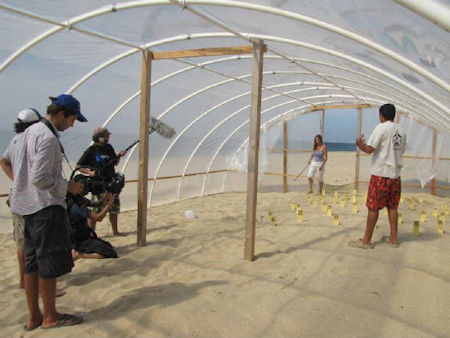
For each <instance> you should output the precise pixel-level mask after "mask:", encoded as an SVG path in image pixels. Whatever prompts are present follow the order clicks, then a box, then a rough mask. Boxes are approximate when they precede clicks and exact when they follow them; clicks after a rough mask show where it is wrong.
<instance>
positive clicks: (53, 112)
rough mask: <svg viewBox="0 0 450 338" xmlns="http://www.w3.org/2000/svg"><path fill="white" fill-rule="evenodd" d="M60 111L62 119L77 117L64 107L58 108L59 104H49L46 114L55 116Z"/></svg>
mask: <svg viewBox="0 0 450 338" xmlns="http://www.w3.org/2000/svg"><path fill="white" fill-rule="evenodd" d="M61 110H62V111H63V112H64V117H69V116H71V115H77V113H76V112H73V111H72V110H69V109H67V108H66V107H63V106H60V105H59V104H56V103H51V104H49V105H48V107H47V114H48V115H51V116H56V115H57V114H58V113H59V112H60V111H61Z"/></svg>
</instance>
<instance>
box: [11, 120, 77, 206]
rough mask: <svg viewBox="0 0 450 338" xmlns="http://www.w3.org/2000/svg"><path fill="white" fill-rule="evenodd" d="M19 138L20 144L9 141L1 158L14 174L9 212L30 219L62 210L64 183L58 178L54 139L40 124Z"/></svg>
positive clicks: (58, 154) (59, 166) (59, 159)
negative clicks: (43, 212)
mask: <svg viewBox="0 0 450 338" xmlns="http://www.w3.org/2000/svg"><path fill="white" fill-rule="evenodd" d="M55 130H56V129H55ZM22 134H23V136H22V139H21V140H20V138H18V139H16V137H15V138H14V139H13V140H12V141H11V143H10V144H9V146H8V148H7V149H6V151H5V153H4V155H3V157H4V158H5V159H6V160H8V161H9V162H10V163H11V166H12V168H13V173H14V181H13V185H12V190H11V198H10V202H11V211H12V212H14V213H16V214H19V215H30V214H34V213H36V212H38V211H39V210H42V209H44V208H46V207H48V206H51V205H60V206H62V207H64V208H66V202H65V197H66V193H67V184H68V183H67V180H66V179H65V178H64V177H63V174H62V154H61V147H60V144H59V140H58V138H57V137H56V136H55V135H54V134H53V133H52V132H51V130H50V129H49V128H48V127H47V126H46V125H45V124H44V123H42V122H39V123H35V124H33V125H32V126H30V127H28V128H27V129H26V130H25V131H24V132H23V133H22ZM14 140H16V143H15V144H13V142H14ZM17 141H19V142H17ZM20 141H21V142H20Z"/></svg>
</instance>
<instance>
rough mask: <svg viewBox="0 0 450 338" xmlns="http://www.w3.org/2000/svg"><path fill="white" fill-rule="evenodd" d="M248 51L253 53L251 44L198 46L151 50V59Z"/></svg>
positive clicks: (243, 52) (232, 53) (265, 49)
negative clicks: (164, 50) (212, 46)
mask: <svg viewBox="0 0 450 338" xmlns="http://www.w3.org/2000/svg"><path fill="white" fill-rule="evenodd" d="M263 49H264V52H266V51H267V46H264V47H263ZM250 53H253V46H235V47H217V48H199V49H186V50H174V51H167V52H153V60H162V59H178V58H191V57H198V56H218V55H234V54H250Z"/></svg>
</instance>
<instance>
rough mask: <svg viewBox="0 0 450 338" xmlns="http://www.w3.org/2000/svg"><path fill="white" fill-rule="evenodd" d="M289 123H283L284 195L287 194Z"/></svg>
mask: <svg viewBox="0 0 450 338" xmlns="http://www.w3.org/2000/svg"><path fill="white" fill-rule="evenodd" d="M287 133H288V129H287V121H283V147H284V151H283V193H287V176H286V175H287V147H288V144H287V143H288V142H287V139H288V135H287Z"/></svg>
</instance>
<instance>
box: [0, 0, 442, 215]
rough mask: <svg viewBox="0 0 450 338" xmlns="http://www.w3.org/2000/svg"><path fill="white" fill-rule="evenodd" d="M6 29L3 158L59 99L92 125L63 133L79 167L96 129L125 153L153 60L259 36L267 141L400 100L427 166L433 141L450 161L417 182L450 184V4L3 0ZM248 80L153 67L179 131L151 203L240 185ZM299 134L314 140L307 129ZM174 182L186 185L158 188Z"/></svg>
mask: <svg viewBox="0 0 450 338" xmlns="http://www.w3.org/2000/svg"><path fill="white" fill-rule="evenodd" d="M0 22H1V24H0V33H1V34H0V39H1V47H0V104H1V110H0V114H1V118H2V121H3V123H2V127H1V128H2V138H1V149H2V150H4V149H5V148H6V145H7V143H8V141H9V139H10V138H11V137H12V128H11V126H12V125H13V123H14V122H15V118H16V116H17V112H18V111H20V110H21V109H23V108H27V107H34V108H37V109H38V110H39V111H41V112H45V109H46V106H47V105H48V104H49V100H48V96H56V95H58V94H60V93H70V94H73V95H74V96H75V97H76V98H78V99H79V100H80V102H81V107H82V112H83V114H84V115H85V116H86V117H87V118H88V120H89V122H88V123H83V124H77V125H76V126H75V127H74V128H72V129H70V130H69V131H67V132H65V133H63V136H62V142H63V144H64V146H65V147H66V153H67V154H68V156H69V159H70V160H71V161H72V162H76V160H77V159H78V158H79V156H80V154H81V153H82V151H83V150H84V149H85V148H86V147H87V146H88V145H89V144H90V142H91V133H92V130H93V129H94V128H96V127H98V126H100V125H105V126H108V128H109V130H110V131H111V132H112V134H113V136H112V143H113V144H114V146H115V148H116V150H117V149H123V148H125V147H126V146H127V145H129V144H131V143H132V142H133V141H135V140H136V139H137V138H138V137H139V97H140V85H141V59H142V51H143V50H145V49H148V50H150V51H152V52H163V51H175V50H186V49H198V48H212V47H231V46H251V44H252V42H253V41H255V40H259V39H261V40H263V41H264V44H265V45H266V46H267V52H266V53H265V55H264V68H263V69H264V70H263V72H264V73H263V76H264V79H263V91H262V107H261V112H262V113H261V131H262V132H263V133H264V132H266V131H267V130H269V127H270V126H276V125H277V123H279V122H280V121H283V120H286V121H287V120H292V119H295V118H298V117H299V116H301V115H302V113H304V112H306V111H308V110H309V109H310V108H311V107H312V106H314V105H320V104H328V105H332V104H369V105H371V106H372V107H375V108H376V107H378V106H379V105H381V104H383V103H386V102H391V103H394V104H395V105H396V107H397V109H398V110H399V111H401V112H402V113H403V115H402V116H405V117H406V118H405V119H403V120H401V122H402V123H403V124H404V126H406V127H407V129H408V131H409V140H410V146H409V148H408V149H409V150H408V151H409V152H410V153H411V154H413V155H418V156H419V155H424V156H430V155H431V154H430V149H431V147H432V146H431V145H430V142H431V141H430V139H432V138H433V130H434V133H435V134H436V135H437V141H436V142H437V144H436V145H435V148H436V151H437V154H436V156H437V157H439V158H441V159H444V160H443V161H442V163H441V165H440V166H439V165H437V162H433V164H432V165H430V163H428V162H430V161H428V162H427V163H425V164H423V165H422V164H421V163H416V164H415V166H416V167H417V168H418V173H419V174H418V175H419V178H420V180H421V182H422V183H424V182H425V183H426V182H427V181H428V180H429V179H430V178H432V177H435V178H436V177H437V178H439V179H440V180H442V181H443V182H448V181H449V173H448V160H445V159H446V158H447V159H448V158H449V157H450V156H449V149H448V141H449V133H450V118H449V117H450V95H449V94H450V35H449V31H448V30H449V28H450V2H449V1H448V0H439V1H438V0H428V1H413V0H403V1H391V0H378V1H373V0H340V1H331V0H315V1H310V0H261V1H227V0H211V1H207V0H197V1H191V0H178V1H177V0H165V1H164V0H148V1H104V0H96V1H92V0H77V1H69V0H58V1H38V0H34V1H29V0H1V1H0ZM251 76H252V57H251V54H248V55H239V56H238V55H233V56H217V57H213V56H208V57H201V58H184V59H169V60H155V61H154V62H153V63H152V69H151V84H152V89H151V109H150V110H151V116H153V117H156V118H159V119H161V120H162V121H163V122H165V123H167V124H169V125H171V126H172V127H174V128H175V129H176V131H177V134H176V136H175V137H174V138H173V139H170V140H168V139H163V138H161V137H160V136H158V135H156V134H152V135H151V136H150V143H149V144H150V150H149V158H150V163H149V172H148V176H149V177H150V178H154V179H155V180H153V181H152V182H151V184H150V186H149V203H151V204H152V205H153V204H160V203H166V202H171V201H176V200H179V199H184V198H189V197H193V196H201V195H203V194H210V193H217V192H223V191H230V190H236V189H239V188H240V189H243V187H242V186H240V185H238V187H237V186H236V184H234V183H233V182H232V180H231V177H232V173H230V172H226V170H229V169H238V170H244V171H245V166H242V163H243V160H240V158H243V155H242V154H244V153H245V151H244V150H245V147H246V145H247V142H248V137H249V125H248V122H249V104H250V91H251ZM307 121H310V123H312V124H314V125H316V124H317V121H318V120H317V119H315V120H314V121H312V120H307ZM423 126H427V128H428V127H429V129H424V128H423ZM314 128H315V127H314ZM314 128H312V129H314ZM364 128H365V127H364V123H363V129H364ZM300 129H302V130H303V129H304V130H305V134H304V135H307V136H304V137H301V139H302V140H307V141H310V140H311V135H310V134H309V133H311V132H312V131H311V128H309V130H308V128H305V126H304V125H302V126H300V127H299V130H300ZM273 130H276V128H273ZM366 133H370V130H367V131H366ZM429 133H430V135H429ZM271 137H272V138H273V135H272V136H271ZM268 139H269V138H268ZM262 142H266V141H265V140H264V139H262ZM267 142H269V141H267ZM136 153H137V152H131V153H130V156H129V157H128V158H127V159H126V161H123V162H122V170H123V171H124V172H125V175H126V177H127V179H136V175H137V169H136V168H137V154H136ZM262 164H264V163H262ZM240 165H241V166H240ZM193 173H203V175H195V176H194V175H189V174H193ZM66 174H67V173H66ZM168 176H178V177H177V178H176V179H159V180H158V179H156V178H161V177H166V178H167V177H168ZM135 187H136V186H134V187H133V188H132V189H131V190H130V191H129V193H130V194H134V195H136V188H135ZM6 190H7V187H4V191H0V193H4V192H7V191H6ZM133 203H135V200H133ZM130 207H133V206H130Z"/></svg>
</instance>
